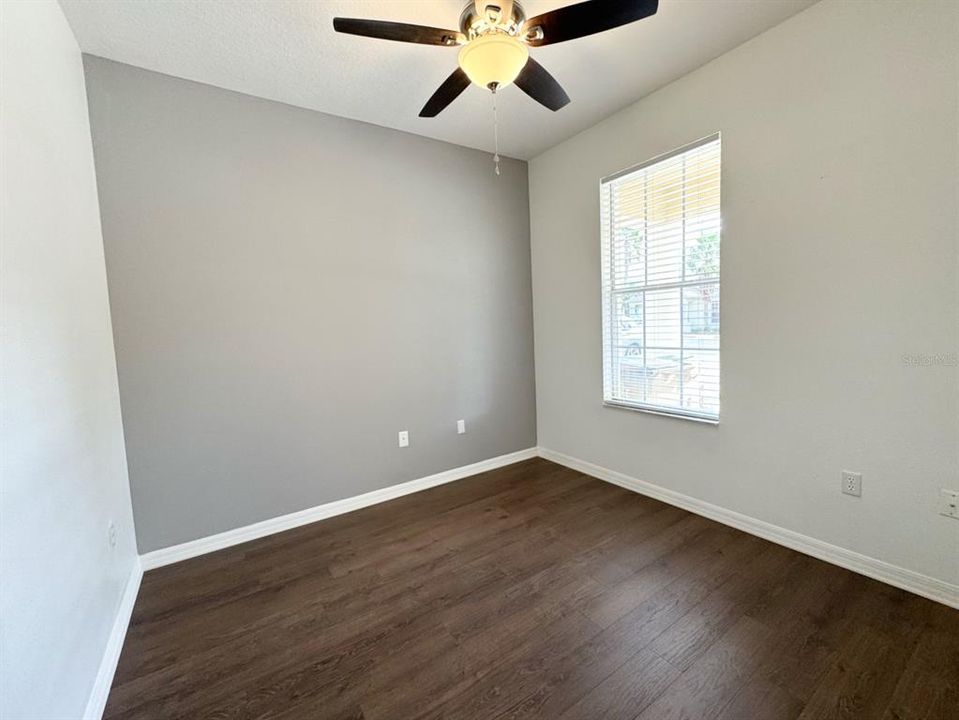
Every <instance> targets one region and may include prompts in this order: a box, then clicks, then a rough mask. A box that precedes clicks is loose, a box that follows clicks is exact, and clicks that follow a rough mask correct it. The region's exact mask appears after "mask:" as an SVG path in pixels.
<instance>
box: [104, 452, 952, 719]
mask: <svg viewBox="0 0 959 720" xmlns="http://www.w3.org/2000/svg"><path fill="white" fill-rule="evenodd" d="M106 717H107V718H124V719H129V720H133V719H140V718H163V719H164V720H169V719H172V718H190V719H191V720H201V719H203V718H284V719H285V720H292V719H293V718H311V719H318V718H327V719H340V718H366V719H367V720H383V719H385V720H406V719H412V718H448V719H451V720H452V719H455V718H482V719H483V720H487V719H493V718H502V719H504V720H505V719H507V718H509V719H516V718H533V717H536V718H550V719H561V720H593V719H594V718H615V719H617V720H618V719H622V720H634V719H639V720H666V719H669V718H716V719H721V720H738V719H742V720H780V719H786V718H801V719H802V720H807V719H809V718H877V719H879V720H901V719H905V718H915V719H919V718H929V719H932V718H943V719H944V718H950V719H952V720H955V719H956V718H959V611H956V610H952V609H950V608H947V607H946V606H943V605H939V604H936V603H933V602H931V601H928V600H924V599H922V598H919V597H916V596H914V595H910V594H909V593H906V592H903V591H900V590H897V589H894V588H891V587H888V586H886V585H883V584H881V583H878V582H875V581H872V580H869V579H866V578H864V577H861V576H858V575H855V574H853V573H851V572H847V571H845V570H842V569H839V568H837V567H834V566H831V565H828V564H826V563H823V562H820V561H817V560H814V559H812V558H809V557H806V556H804V555H800V554H799V553H796V552H792V551H790V550H787V549H785V548H782V547H780V546H778V545H774V544H772V543H769V542H766V541H764V540H760V539H758V538H755V537H752V536H750V535H747V534H745V533H742V532H738V531H736V530H733V529H731V528H728V527H725V526H723V525H720V524H717V523H714V522H711V521H709V520H705V519H703V518H701V517H698V516H696V515H692V514H690V513H687V512H684V511H682V510H679V509H676V508H673V507H670V506H669V505H664V504H662V503H659V502H656V501H654V500H650V499H648V498H644V497H642V496H639V495H636V494H633V493H630V492H628V491H626V490H623V489H621V488H617V487H614V486H612V485H608V484H606V483H603V482H601V481H599V480H595V479H592V478H589V477H587V476H584V475H582V474H580V473H577V472H574V471H572V470H569V469H566V468H563V467H560V466H558V465H554V464H552V463H549V462H547V461H545V460H540V459H536V460H530V461H527V462H523V463H518V464H516V465H512V466H509V467H507V468H502V469H500V470H496V471H493V472H489V473H485V474H482V475H477V476H475V477H473V478H468V479H466V480H461V481H459V482H456V483H452V484H449V485H444V486H441V487H438V488H434V489H432V490H429V491H426V492H422V493H418V494H415V495H410V496H407V497H404V498H400V499H398V500H394V501H392V502H389V503H385V504H382V505H377V506H374V507H371V508H367V509H365V510H360V511H358V512H354V513H351V514H349V515H343V516H340V517H336V518H332V519H330V520H325V521H323V522H320V523H316V524H313V525H310V526H307V527H303V528H299V529H296V530H292V531H289V532H286V533H283V534H281V535H275V536H272V537H269V538H264V539H262V540H257V541H254V542H251V543H247V544H245V545H241V546H237V547H235V548H230V549H227V550H223V551H221V552H218V553H215V554H212V555H206V556H204V557H200V558H196V559H194V560H189V561H186V562H183V563H179V564H177V565H173V566H169V567H166V568H161V569H158V570H154V571H151V572H148V573H147V574H146V576H145V577H144V579H143V585H142V587H141V590H140V596H139V598H138V600H137V603H136V608H135V611H134V615H133V622H132V624H131V627H130V630H129V633H128V636H127V640H126V644H125V645H124V648H123V654H122V657H121V658H120V665H119V668H118V670H117V674H116V679H115V681H114V685H113V690H112V692H111V695H110V699H109V703H108V705H107V711H106Z"/></svg>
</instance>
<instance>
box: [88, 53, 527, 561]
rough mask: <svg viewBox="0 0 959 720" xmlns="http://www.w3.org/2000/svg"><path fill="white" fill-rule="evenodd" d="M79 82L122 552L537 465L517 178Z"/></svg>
mask: <svg viewBox="0 0 959 720" xmlns="http://www.w3.org/2000/svg"><path fill="white" fill-rule="evenodd" d="M85 62H86V72H87V86H88V96H89V101H90V109H91V120H92V126H93V141H94V149H95V154H96V164H97V177H98V181H99V188H100V201H101V212H102V221H103V232H104V241H105V245H106V257H107V275H108V278H109V284H110V299H111V306H112V310H113V321H114V337H115V341H116V347H117V358H118V367H119V374H120V394H121V399H122V402H123V414H124V427H125V432H126V439H127V454H128V457H129V465H130V482H131V487H132V492H133V507H134V514H135V517H136V524H137V539H138V544H139V548H140V551H141V552H146V551H149V550H154V549H157V548H162V547H166V546H170V545H173V544H176V543H181V542H184V541H187V540H193V539H195V538H200V537H203V536H207V535H210V534H212V533H217V532H221V531H224V530H229V529H231V528H236V527H239V526H242V525H246V524H249V523H252V522H256V521H259V520H264V519H267V518H270V517H274V516H277V515H281V514H284V513H288V512H292V511H295V510H301V509H303V508H307V507H311V506H314V505H317V504H320V503H325V502H328V501H332V500H337V499H340V498H345V497H349V496H352V495H357V494H359V493H363V492H367V491H370V490H373V489H376V488H382V487H385V486H388V485H393V484H395V483H399V482H402V481H406V480H411V479H414V478H418V477H422V476H424V475H428V474H432V473H435V472H438V471H441V470H446V469H449V468H453V467H457V466H460V465H464V464H468V463H472V462H475V461H478V460H483V459H486V458H490V457H494V456H497V455H501V454H504V453H508V452H511V451H514V450H519V449H523V448H527V447H530V446H532V445H534V444H535V402H534V389H533V349H532V344H533V343H532V310H531V303H532V296H531V289H530V257H529V205H528V193H527V188H528V185H527V175H526V164H525V163H522V162H517V161H512V160H505V161H504V162H503V174H502V176H501V177H498V178H497V177H496V176H494V175H493V167H492V160H491V158H490V156H489V155H487V154H484V153H480V152H477V151H473V150H466V149H463V148H459V147H456V146H453V145H448V144H445V143H440V142H436V141H432V140H427V139H424V138H420V137H416V136H412V135H408V134H404V133H400V132H396V131H393V130H386V129H383V128H379V127H375V126H372V125H366V124H363V123H358V122H355V121H351V120H344V119H341V118H335V117H331V116H326V115H322V114H319V113H315V112H311V111H306V110H301V109H297V108H293V107H290V106H287V105H282V104H278V103H275V102H270V101H266V100H261V99H257V98H253V97H248V96H245V95H241V94H237V93H232V92H227V91H224V90H219V89H216V88H213V87H210V86H206V85H201V84H197V83H193V82H188V81H184V80H179V79H175V78H171V77H168V76H164V75H159V74H155V73H151V72H147V71H144V70H140V69H136V68H133V67H130V66H126V65H122V64H118V63H114V62H110V61H106V60H103V59H99V58H94V57H87V58H86V59H85ZM424 122H428V121H424ZM460 418H464V419H465V420H466V422H467V430H468V432H467V434H465V435H457V434H456V420H457V419H460ZM402 429H405V430H409V432H410V436H411V446H410V447H409V448H405V449H400V448H398V447H397V437H396V434H397V431H399V430H402Z"/></svg>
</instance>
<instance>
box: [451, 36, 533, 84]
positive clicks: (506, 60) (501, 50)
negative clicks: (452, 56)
mask: <svg viewBox="0 0 959 720" xmlns="http://www.w3.org/2000/svg"><path fill="white" fill-rule="evenodd" d="M527 60H529V48H527V47H526V45H525V44H523V43H522V42H520V41H519V40H517V39H516V38H515V37H513V36H512V35H506V34H504V33H489V34H487V35H480V36H479V37H477V38H475V39H473V40H470V41H469V42H468V43H467V44H466V45H464V46H463V48H462V49H461V50H460V54H459V65H460V67H461V68H462V69H463V72H465V73H466V76H467V77H468V78H469V79H470V80H471V81H472V82H474V83H476V84H477V85H479V86H480V87H483V88H486V87H489V86H490V85H493V84H495V86H496V87H497V88H501V87H504V86H506V85H509V84H510V83H511V82H513V81H514V80H515V79H516V77H517V76H518V75H519V73H520V71H521V70H522V69H523V67H525V65H526V62H527Z"/></svg>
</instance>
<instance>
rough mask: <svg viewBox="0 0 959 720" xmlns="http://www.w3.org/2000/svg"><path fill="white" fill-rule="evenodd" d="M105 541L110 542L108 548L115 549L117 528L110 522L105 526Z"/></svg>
mask: <svg viewBox="0 0 959 720" xmlns="http://www.w3.org/2000/svg"><path fill="white" fill-rule="evenodd" d="M107 539H108V540H109V541H110V547H114V548H115V547H116V546H117V526H116V525H115V524H114V522H113V521H112V520H111V521H110V524H109V525H107Z"/></svg>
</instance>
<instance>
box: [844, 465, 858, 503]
mask: <svg viewBox="0 0 959 720" xmlns="http://www.w3.org/2000/svg"><path fill="white" fill-rule="evenodd" d="M842 491H843V492H844V493H845V494H846V495H855V496H856V497H860V496H861V495H862V473H857V472H849V471H848V470H843V471H842Z"/></svg>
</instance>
